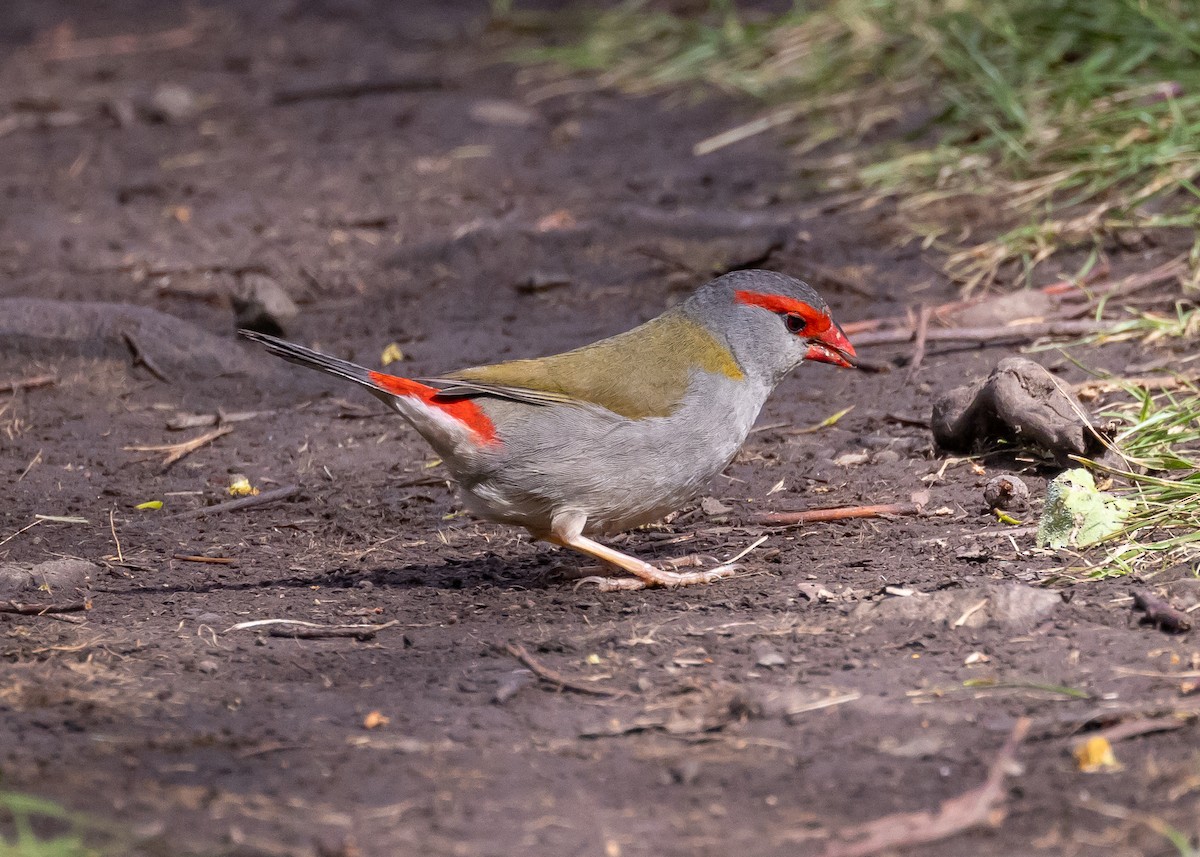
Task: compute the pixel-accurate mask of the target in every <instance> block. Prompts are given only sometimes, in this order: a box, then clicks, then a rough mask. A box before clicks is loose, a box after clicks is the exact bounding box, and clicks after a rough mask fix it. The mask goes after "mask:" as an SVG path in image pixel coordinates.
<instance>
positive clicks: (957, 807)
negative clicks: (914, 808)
mask: <svg viewBox="0 0 1200 857" xmlns="http://www.w3.org/2000/svg"><path fill="white" fill-rule="evenodd" d="M1029 724H1030V720H1029V718H1028V717H1021V718H1019V719H1018V720H1017V722H1016V723H1015V724H1014V725H1013V728H1012V732H1010V733H1009V735H1008V739H1007V740H1006V741H1005V742H1004V746H1003V747H1001V748H1000V752H999V753H997V754H996V758H995V759H994V760H993V762H992V764H991V767H989V768H988V774H987V779H985V780H984V781H983V783H981V784H980V785H979V786H977V787H975V788H973V789H971V790H969V791H966V792H963V793H962V794H961V795H959V796H957V797H952V798H948V799H947V800H944V801H942V803H941V806H939V807H938V809H937V811H936V812H896V813H892V814H890V815H885V816H883V817H882V818H878V819H876V820H875V821H870V822H867V823H866V824H864V825H861V826H859V827H857V828H854V829H851V830H849V831H847V832H846V833H845V834H843V838H853V837H858V841H855V842H834V843H831V844H830V845H829V847H828V848H826V849H825V851H824V854H823V857H869V855H871V854H877V853H879V852H880V851H888V850H892V849H896V848H907V847H911V846H914V845H927V844H929V843H931V842H939V841H941V840H943V839H948V838H949V837H951V836H956V835H957V834H959V833H963V832H964V831H967V830H970V829H971V828H973V827H980V826H983V825H990V826H992V827H995V826H996V825H998V824H999V823H1000V821H1001V820H1002V819H1003V817H1004V806H1003V804H1004V798H1005V793H1004V779H1005V777H1006V776H1007V775H1008V774H1009V773H1010V768H1011V767H1012V765H1013V763H1014V762H1015V761H1016V754H1017V748H1018V747H1019V746H1020V745H1021V742H1022V741H1024V740H1025V736H1026V735H1027V734H1028V733H1029Z"/></svg>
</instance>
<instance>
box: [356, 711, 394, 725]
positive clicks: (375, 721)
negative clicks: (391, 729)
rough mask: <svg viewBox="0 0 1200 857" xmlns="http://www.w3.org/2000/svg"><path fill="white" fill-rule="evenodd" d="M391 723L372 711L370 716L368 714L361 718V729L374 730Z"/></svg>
mask: <svg viewBox="0 0 1200 857" xmlns="http://www.w3.org/2000/svg"><path fill="white" fill-rule="evenodd" d="M391 722H392V721H391V720H390V719H389V718H387V717H384V716H383V715H382V714H381V713H379V712H378V711H372V712H371V713H370V714H368V715H367V716H366V717H364V718H363V728H364V729H376V728H378V727H380V726H387V725H388V724H389V723H391Z"/></svg>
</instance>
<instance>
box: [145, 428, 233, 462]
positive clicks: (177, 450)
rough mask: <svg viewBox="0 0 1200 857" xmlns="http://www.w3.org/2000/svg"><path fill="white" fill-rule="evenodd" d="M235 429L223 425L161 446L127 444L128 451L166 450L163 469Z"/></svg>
mask: <svg viewBox="0 0 1200 857" xmlns="http://www.w3.org/2000/svg"><path fill="white" fill-rule="evenodd" d="M231 431H233V426H221V427H220V428H215V429H213V430H212V431H210V432H206V433H205V434H202V435H200V436H199V437H194V438H192V439H191V440H185V441H183V442H182V443H167V444H162V445H161V446H127V447H125V451H126V452H165V453H167V457H166V458H164V459H163V469H164V470H165V469H166V468H168V467H170V466H171V465H172V464H174V463H175V462H176V461H178V460H179V459H181V458H183V457H184V456H185V455H189V454H191V453H193V452H195V451H196V450H197V449H200V447H202V446H205V445H206V444H209V443H212V442H213V441H214V440H216V439H217V438H219V437H224V436H225V435H227V434H229V433H230V432H231Z"/></svg>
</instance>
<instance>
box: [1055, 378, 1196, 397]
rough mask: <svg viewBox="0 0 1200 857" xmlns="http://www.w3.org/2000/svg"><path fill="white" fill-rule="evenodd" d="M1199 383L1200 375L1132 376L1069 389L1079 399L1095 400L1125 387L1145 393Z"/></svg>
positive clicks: (1105, 379)
mask: <svg viewBox="0 0 1200 857" xmlns="http://www.w3.org/2000/svg"><path fill="white" fill-rule="evenodd" d="M1197 381H1200V375H1132V376H1130V377H1128V378H1093V379H1092V380H1091V381H1080V382H1079V383H1078V384H1072V385H1071V389H1072V390H1074V391H1075V395H1077V396H1079V398H1081V399H1088V398H1093V399H1094V398H1095V397H1096V396H1099V395H1101V394H1103V393H1119V392H1122V391H1124V390H1125V388H1127V387H1140V388H1141V389H1143V390H1145V391H1146V392H1147V393H1156V392H1160V391H1163V390H1175V389H1178V388H1179V387H1186V386H1188V385H1189V384H1195V383H1196V382H1197Z"/></svg>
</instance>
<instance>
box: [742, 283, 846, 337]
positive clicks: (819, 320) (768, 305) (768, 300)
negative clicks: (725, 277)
mask: <svg viewBox="0 0 1200 857" xmlns="http://www.w3.org/2000/svg"><path fill="white" fill-rule="evenodd" d="M733 296H734V297H735V298H736V299H737V300H738V302H739V303H744V304H749V305H750V306H757V307H762V308H763V309H765V310H768V311H769V312H777V313H781V314H782V313H793V314H795V315H798V316H800V317H801V318H802V319H804V320H805V321H806V322H808V323H809V324H810V325H812V330H811V331H808V332H811V333H824V332H825V331H827V330H829V328H830V327H832V326H833V321H832V320H831V319H830V318H829V314H828V313H825V312H821V311H820V310H818V309H814V308H813V307H811V306H809V305H808V304H806V303H804V301H798V300H796V299H795V298H788V297H784V296H783V295H765V294H763V293H762V292H745V291H742V292H734V295H733Z"/></svg>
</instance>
